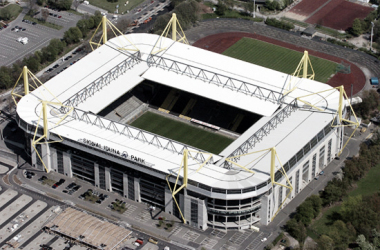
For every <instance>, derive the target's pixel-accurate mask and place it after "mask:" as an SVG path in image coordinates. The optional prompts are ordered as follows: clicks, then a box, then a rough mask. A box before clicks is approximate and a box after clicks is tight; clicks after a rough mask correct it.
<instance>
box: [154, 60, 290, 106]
mask: <svg viewBox="0 0 380 250" xmlns="http://www.w3.org/2000/svg"><path fill="white" fill-rule="evenodd" d="M148 65H149V66H150V67H153V66H155V67H158V68H161V69H164V70H168V71H172V72H175V73H177V74H181V75H186V76H188V77H190V78H194V79H199V80H202V81H204V82H207V83H211V84H215V85H216V86H218V87H222V88H227V89H230V90H231V91H236V92H240V93H243V94H245V95H250V96H255V97H257V98H259V99H261V100H265V101H270V102H273V103H279V102H280V101H281V100H282V98H283V95H282V93H280V92H276V91H273V90H270V89H267V88H264V87H260V86H257V85H254V84H251V83H247V82H244V81H241V80H238V79H234V78H231V77H228V76H224V75H221V74H217V73H214V72H211V71H208V70H205V69H201V68H198V67H195V66H191V65H188V64H185V63H181V62H177V61H174V60H172V59H167V58H165V57H162V56H157V55H150V56H149V58H148Z"/></svg>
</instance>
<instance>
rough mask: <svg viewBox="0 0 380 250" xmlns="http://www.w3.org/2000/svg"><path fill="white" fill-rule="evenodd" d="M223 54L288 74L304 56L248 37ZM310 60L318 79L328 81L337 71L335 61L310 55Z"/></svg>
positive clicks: (291, 72)
mask: <svg viewBox="0 0 380 250" xmlns="http://www.w3.org/2000/svg"><path fill="white" fill-rule="evenodd" d="M223 54H224V55H226V56H230V57H233V58H236V59H240V60H243V61H246V62H250V63H253V64H257V65H260V66H263V67H266V68H270V69H274V70H277V71H280V72H284V73H287V74H293V72H294V71H295V70H296V68H297V66H298V64H299V62H300V60H301V58H302V56H303V54H302V53H300V52H298V51H294V50H291V49H287V48H283V47H280V46H277V45H274V44H270V43H267V42H263V41H259V40H256V39H252V38H246V37H244V38H242V39H240V40H239V41H237V42H236V43H235V44H234V45H232V46H231V47H229V48H228V49H227V50H225V51H224V52H223ZM310 61H311V64H312V66H313V69H314V72H315V80H316V81H319V82H323V83H326V82H327V81H328V80H329V78H330V76H331V75H333V74H334V73H335V70H336V67H337V64H336V63H335V62H331V61H328V60H325V59H322V58H318V57H315V56H310Z"/></svg>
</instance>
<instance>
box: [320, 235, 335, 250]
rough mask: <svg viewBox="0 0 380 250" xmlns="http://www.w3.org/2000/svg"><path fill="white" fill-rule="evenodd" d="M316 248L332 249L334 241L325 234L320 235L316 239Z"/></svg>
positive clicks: (322, 249) (321, 249)
mask: <svg viewBox="0 0 380 250" xmlns="http://www.w3.org/2000/svg"><path fill="white" fill-rule="evenodd" d="M317 244H318V246H317V248H318V250H333V249H334V241H333V239H331V238H330V237H329V236H327V235H322V236H321V237H319V239H318V240H317Z"/></svg>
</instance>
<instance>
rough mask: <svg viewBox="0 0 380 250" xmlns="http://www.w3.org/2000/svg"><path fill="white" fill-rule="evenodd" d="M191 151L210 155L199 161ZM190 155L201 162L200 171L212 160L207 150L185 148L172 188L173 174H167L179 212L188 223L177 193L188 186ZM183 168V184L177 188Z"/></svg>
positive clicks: (167, 180) (184, 221)
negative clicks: (170, 179)
mask: <svg viewBox="0 0 380 250" xmlns="http://www.w3.org/2000/svg"><path fill="white" fill-rule="evenodd" d="M189 153H195V154H202V155H208V157H207V159H206V160H205V161H203V162H202V163H199V160H197V159H195V158H194V157H193V156H192V155H191V154H189ZM189 157H190V158H192V159H193V160H195V161H197V162H198V163H199V168H198V169H197V170H196V171H195V172H198V171H199V170H201V169H202V168H203V167H204V166H205V165H206V164H207V163H208V162H209V161H210V160H211V158H212V154H210V153H205V152H200V151H194V150H188V149H185V150H183V156H182V161H181V164H180V167H179V170H178V173H177V178H176V181H175V183H174V187H173V189H172V187H171V185H170V182H169V177H170V176H171V174H169V175H167V176H166V182H167V183H168V186H169V189H170V192H171V193H172V197H173V200H174V202H175V204H176V205H177V208H178V210H179V213H180V214H181V217H182V220H183V223H186V219H185V217H184V216H183V213H182V210H181V208H180V206H179V204H178V202H177V199H176V198H175V195H176V194H178V193H179V191H181V190H182V189H184V188H187V181H188V175H189V166H188V159H189ZM182 169H183V178H182V185H181V186H180V187H179V188H177V185H178V180H179V177H180V174H181V170H182Z"/></svg>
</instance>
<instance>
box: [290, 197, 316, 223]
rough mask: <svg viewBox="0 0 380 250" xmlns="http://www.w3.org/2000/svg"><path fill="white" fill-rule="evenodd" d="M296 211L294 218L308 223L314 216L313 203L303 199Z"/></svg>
mask: <svg viewBox="0 0 380 250" xmlns="http://www.w3.org/2000/svg"><path fill="white" fill-rule="evenodd" d="M296 211H297V213H296V216H295V219H296V220H297V221H300V222H302V223H303V224H304V225H305V226H308V225H310V223H311V220H312V219H313V218H314V209H313V204H312V203H311V202H307V201H305V202H303V203H301V205H299V206H298V207H297V209H296Z"/></svg>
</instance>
